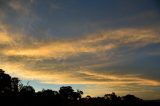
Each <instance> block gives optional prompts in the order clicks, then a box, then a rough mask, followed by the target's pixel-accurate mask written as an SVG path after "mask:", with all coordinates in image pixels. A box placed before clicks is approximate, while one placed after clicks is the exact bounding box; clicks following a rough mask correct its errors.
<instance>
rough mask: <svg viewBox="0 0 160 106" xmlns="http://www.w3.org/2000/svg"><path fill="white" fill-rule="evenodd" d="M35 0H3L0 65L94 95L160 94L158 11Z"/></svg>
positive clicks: (42, 81)
mask: <svg viewBox="0 0 160 106" xmlns="http://www.w3.org/2000/svg"><path fill="white" fill-rule="evenodd" d="M37 1H38V0H29V1H28V2H26V1H25V0H24V1H23V0H21V1H20V0H16V1H10V0H1V1H0V7H1V8H0V68H2V69H4V70H6V71H7V73H9V74H11V75H13V76H17V77H19V78H21V79H22V80H32V81H38V83H39V84H40V85H47V84H49V85H54V84H62V85H64V84H71V85H76V84H78V85H81V86H82V87H83V90H84V91H85V92H86V94H90V95H93V96H97V95H102V94H104V93H105V92H107V91H108V92H112V91H115V92H118V93H119V94H122V95H123V94H126V93H133V94H136V95H138V96H140V97H142V98H143V97H146V98H149V96H153V97H154V98H160V97H159V96H158V95H160V93H159V92H160V78H159V76H160V72H159V70H160V66H159V64H160V50H159V48H160V36H159V34H160V31H159V21H157V20H159V17H160V16H159V10H156V11H155V8H154V7H152V6H150V5H149V6H148V5H147V6H146V9H144V10H143V9H141V8H140V7H141V5H140V4H143V5H146V4H144V3H141V2H139V3H138V4H136V2H130V3H129V2H128V1H127V2H124V3H122V4H123V5H125V6H119V5H122V4H119V3H117V4H118V5H117V4H114V3H113V4H114V6H112V7H117V9H112V8H111V7H110V5H113V4H112V3H110V2H109V4H108V3H107V4H108V5H109V6H106V5H102V4H106V3H102V4H101V3H100V2H97V3H98V5H97V3H95V4H96V6H95V4H94V3H93V4H92V3H90V2H87V3H88V5H89V4H90V8H88V5H87V3H86V1H85V3H86V4H84V3H81V2H78V3H77V2H72V3H73V4H72V6H71V5H70V3H69V2H64V3H60V2H55V1H54V2H51V1H50V0H46V2H45V3H44V2H41V1H39V2H37ZM102 2H104V1H102ZM120 3H121V2H120ZM152 3H153V2H152ZM76 4H79V5H76ZM129 4H130V5H131V4H132V7H127V8H129V9H126V8H124V7H126V6H128V5H129ZM134 5H136V6H137V5H140V7H137V8H135V7H134ZM97 6H100V7H97ZM40 7H43V8H40ZM81 7H83V8H81ZM95 7H96V8H95ZM106 7H108V8H109V9H108V8H106ZM75 8H76V9H75ZM83 9H85V13H84V12H83V11H82V10H83ZM150 9H152V10H150ZM93 10H95V11H94V12H93V13H92V12H91V11H93ZM108 10H112V12H110V11H108ZM117 10H119V11H117ZM124 10H125V11H124ZM126 10H129V11H126ZM135 11H136V12H135ZM137 12H138V13H137ZM66 13H67V14H66ZM77 13H79V14H77ZM119 13H123V14H119ZM142 13H143V14H142ZM122 15H123V16H122ZM64 17H65V18H64ZM117 17H118V18H117ZM153 94H156V95H153ZM144 95H145V96H144ZM147 96H148V97H147Z"/></svg>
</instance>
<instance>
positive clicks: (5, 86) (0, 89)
mask: <svg viewBox="0 0 160 106" xmlns="http://www.w3.org/2000/svg"><path fill="white" fill-rule="evenodd" d="M10 91H11V76H10V75H8V74H5V72H4V71H3V70H2V69H0V93H1V94H3V93H8V92H10Z"/></svg>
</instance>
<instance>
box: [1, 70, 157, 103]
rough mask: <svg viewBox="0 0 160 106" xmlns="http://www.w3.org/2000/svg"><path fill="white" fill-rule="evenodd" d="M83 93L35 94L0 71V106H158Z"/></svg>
mask: <svg viewBox="0 0 160 106" xmlns="http://www.w3.org/2000/svg"><path fill="white" fill-rule="evenodd" d="M82 95H83V91H81V90H77V91H74V89H73V88H72V87H71V86H62V87H60V89H59V92H58V91H54V90H52V89H46V90H45V89H43V90H42V91H38V92H35V89H34V88H33V87H32V86H30V85H28V84H27V85H25V86H24V85H23V84H22V83H21V82H20V80H19V79H18V78H16V77H11V76H10V75H9V74H6V73H5V72H4V71H3V70H2V69H0V106H1V105H2V106H3V105H4V106H50V105H51V106H52V105H53V106H160V101H159V102H158V101H151V102H145V101H143V100H142V99H140V98H138V97H136V96H134V95H130V94H128V95H126V96H123V97H120V96H117V95H116V94H115V93H114V92H113V93H111V94H105V95H104V96H103V97H91V96H89V95H88V96H86V97H84V98H82Z"/></svg>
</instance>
